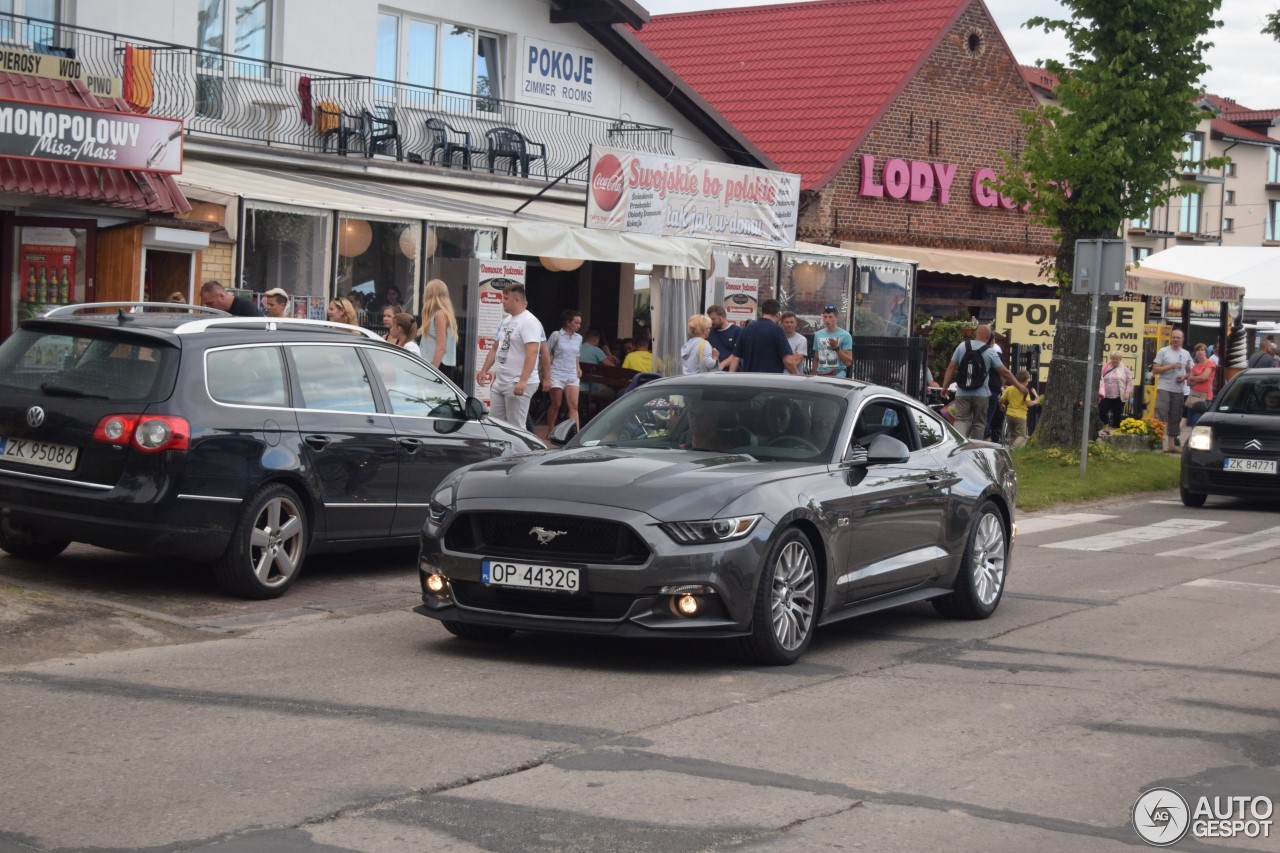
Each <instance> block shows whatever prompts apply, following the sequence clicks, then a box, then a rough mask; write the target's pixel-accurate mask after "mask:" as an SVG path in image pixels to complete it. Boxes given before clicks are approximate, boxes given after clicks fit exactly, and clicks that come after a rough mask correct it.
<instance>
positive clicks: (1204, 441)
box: [1187, 424, 1213, 450]
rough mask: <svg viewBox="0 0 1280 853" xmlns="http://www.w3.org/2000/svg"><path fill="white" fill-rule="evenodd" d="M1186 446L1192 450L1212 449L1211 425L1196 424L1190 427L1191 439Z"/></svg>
mask: <svg viewBox="0 0 1280 853" xmlns="http://www.w3.org/2000/svg"><path fill="white" fill-rule="evenodd" d="M1187 446H1188V447H1190V448H1191V449H1192V450H1211V449H1213V427H1211V426H1200V425H1198V424H1197V425H1196V426H1193V427H1192V428H1191V439H1190V440H1189V441H1188V442H1187Z"/></svg>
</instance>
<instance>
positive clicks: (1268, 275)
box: [1141, 246, 1280, 316]
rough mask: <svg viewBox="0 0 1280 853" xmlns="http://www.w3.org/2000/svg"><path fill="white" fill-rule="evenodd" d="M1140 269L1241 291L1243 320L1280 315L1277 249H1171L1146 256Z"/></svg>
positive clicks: (1279, 263) (1279, 269)
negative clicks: (1258, 316)
mask: <svg viewBox="0 0 1280 853" xmlns="http://www.w3.org/2000/svg"><path fill="white" fill-rule="evenodd" d="M1141 269H1147V270H1158V271H1161V272H1167V273H1178V274H1181V275H1187V276H1195V277H1198V278H1206V279H1211V280H1213V281H1217V282H1221V283H1223V284H1229V285H1234V286H1236V287H1243V288H1245V294H1244V310H1245V315H1246V316H1248V315H1249V314H1250V313H1255V314H1256V313H1280V247H1262V246H1174V247H1173V248H1171V249H1165V250H1164V251H1163V252H1156V253H1155V254H1153V255H1149V256H1147V258H1146V259H1144V260H1143V262H1142V267H1141ZM1194 298H1202V297H1194Z"/></svg>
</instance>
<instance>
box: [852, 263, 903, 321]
mask: <svg viewBox="0 0 1280 853" xmlns="http://www.w3.org/2000/svg"><path fill="white" fill-rule="evenodd" d="M911 279H912V275H911V268H910V267H909V266H905V265H903V264H889V263H872V262H860V263H859V264H858V274H857V282H858V286H857V288H856V289H855V290H856V292H855V295H854V298H855V304H856V305H857V308H856V309H855V310H854V319H853V324H852V326H850V327H847V328H849V331H850V332H851V333H853V334H857V335H860V336H870V337H878V338H905V337H907V336H909V335H910V334H911Z"/></svg>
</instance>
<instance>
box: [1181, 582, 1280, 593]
mask: <svg viewBox="0 0 1280 853" xmlns="http://www.w3.org/2000/svg"><path fill="white" fill-rule="evenodd" d="M1183 586H1207V587H1212V588H1214V589H1235V590H1239V591H1240V592H1249V593H1258V592H1270V593H1274V594H1276V595H1280V586H1274V585H1272V584H1267V583H1245V582H1244V581H1220V580H1215V579H1213V578H1199V579H1197V580H1193V581H1187V582H1186V583H1184V584H1183Z"/></svg>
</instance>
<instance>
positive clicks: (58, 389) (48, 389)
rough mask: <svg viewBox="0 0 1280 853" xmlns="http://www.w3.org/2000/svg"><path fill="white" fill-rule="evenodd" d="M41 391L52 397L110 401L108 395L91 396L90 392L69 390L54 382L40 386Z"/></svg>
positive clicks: (76, 389)
mask: <svg viewBox="0 0 1280 853" xmlns="http://www.w3.org/2000/svg"><path fill="white" fill-rule="evenodd" d="M40 390H41V391H43V392H44V393H46V394H48V395H49V396H51V397H83V398H92V399H94V400H110V399H111V398H110V397H108V396H107V395H106V394H90V393H89V392H88V391H81V390H79V389H78V388H67V387H66V386H64V385H54V384H53V383H52V382H45V383H42V384H41V385H40Z"/></svg>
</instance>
